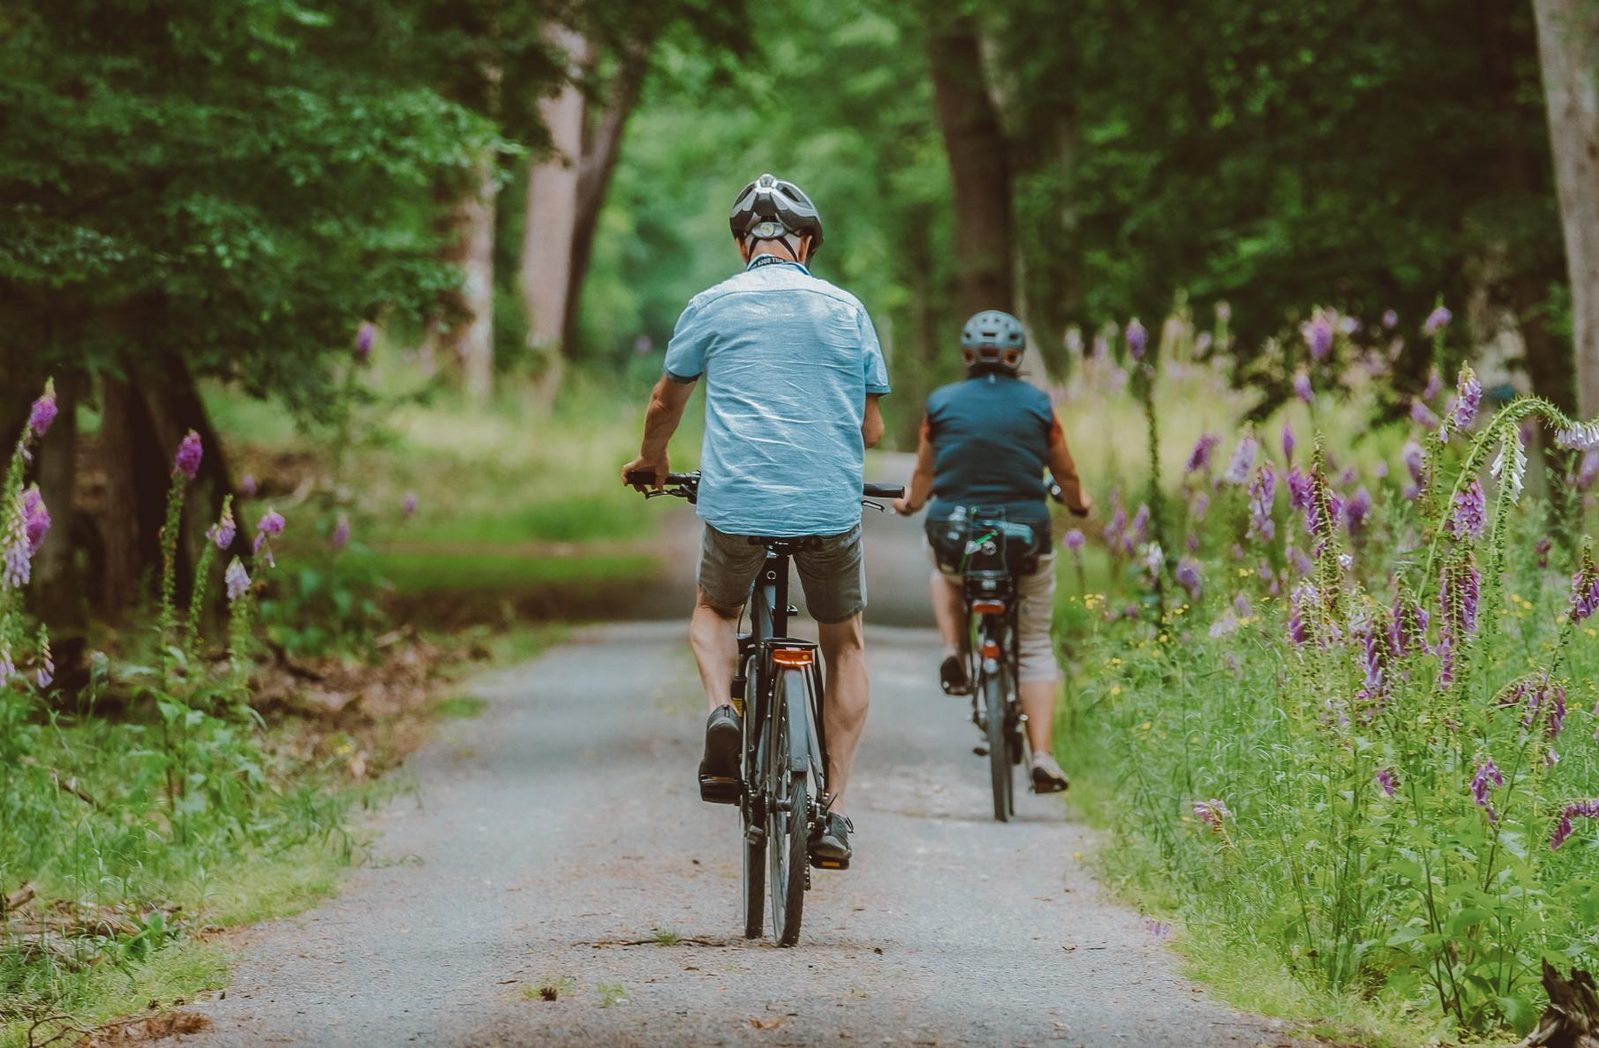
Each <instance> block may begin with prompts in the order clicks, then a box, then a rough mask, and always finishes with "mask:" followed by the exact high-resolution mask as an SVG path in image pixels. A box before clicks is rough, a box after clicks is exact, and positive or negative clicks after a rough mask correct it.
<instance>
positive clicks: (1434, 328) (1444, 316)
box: [1421, 306, 1454, 338]
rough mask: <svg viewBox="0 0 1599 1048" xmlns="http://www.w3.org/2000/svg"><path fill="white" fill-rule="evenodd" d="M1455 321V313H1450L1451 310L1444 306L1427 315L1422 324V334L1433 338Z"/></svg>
mask: <svg viewBox="0 0 1599 1048" xmlns="http://www.w3.org/2000/svg"><path fill="white" fill-rule="evenodd" d="M1453 319H1454V314H1453V313H1451V312H1449V310H1447V309H1445V308H1444V307H1443V306H1438V307H1437V308H1436V309H1434V310H1433V311H1432V312H1431V313H1428V314H1427V319H1426V320H1424V321H1422V322H1421V333H1422V334H1423V335H1426V336H1427V337H1428V338H1432V337H1433V336H1434V335H1437V334H1438V333H1439V332H1440V331H1442V330H1443V329H1444V328H1446V327H1448V326H1449V322H1450V321H1451V320H1453Z"/></svg>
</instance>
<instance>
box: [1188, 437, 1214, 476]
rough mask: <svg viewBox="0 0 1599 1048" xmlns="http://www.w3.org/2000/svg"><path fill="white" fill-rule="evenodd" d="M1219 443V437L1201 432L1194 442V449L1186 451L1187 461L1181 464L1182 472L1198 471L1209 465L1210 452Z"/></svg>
mask: <svg viewBox="0 0 1599 1048" xmlns="http://www.w3.org/2000/svg"><path fill="white" fill-rule="evenodd" d="M1220 443H1221V438H1220V437H1218V436H1216V435H1215V434H1214V433H1206V434H1203V435H1202V436H1201V437H1200V438H1199V440H1198V441H1196V442H1195V443H1194V450H1193V451H1190V452H1189V453H1188V462H1187V464H1185V465H1184V466H1183V472H1184V473H1198V472H1199V471H1200V470H1202V469H1205V468H1206V467H1207V466H1209V465H1210V456H1211V452H1213V451H1215V450H1216V446H1217V445H1218V444H1220Z"/></svg>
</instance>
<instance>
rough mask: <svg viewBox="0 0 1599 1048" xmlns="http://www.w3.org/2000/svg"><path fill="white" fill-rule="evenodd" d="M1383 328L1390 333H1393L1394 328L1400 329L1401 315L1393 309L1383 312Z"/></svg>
mask: <svg viewBox="0 0 1599 1048" xmlns="http://www.w3.org/2000/svg"><path fill="white" fill-rule="evenodd" d="M1382 326H1383V327H1384V328H1385V329H1386V330H1388V331H1392V330H1393V329H1394V328H1396V327H1398V326H1399V314H1398V313H1395V312H1394V311H1393V310H1391V309H1385V310H1383V311H1382Z"/></svg>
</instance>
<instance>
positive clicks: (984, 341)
mask: <svg viewBox="0 0 1599 1048" xmlns="http://www.w3.org/2000/svg"><path fill="white" fill-rule="evenodd" d="M1026 350H1027V333H1026V332H1025V331H1023V330H1022V322H1021V321H1020V320H1017V319H1016V318H1015V317H1013V316H1011V315H1010V314H1009V313H1005V312H1001V311H1000V310H997V309H985V310H983V311H982V312H981V313H977V314H974V315H973V316H972V318H971V319H970V320H968V321H967V322H966V326H965V327H964V328H962V329H961V355H962V356H963V357H965V359H966V368H967V370H968V371H987V370H1003V371H1008V372H1010V373H1011V374H1015V373H1016V372H1018V371H1020V370H1021V369H1022V354H1023V353H1024V352H1026Z"/></svg>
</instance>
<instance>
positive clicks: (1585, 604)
mask: <svg viewBox="0 0 1599 1048" xmlns="http://www.w3.org/2000/svg"><path fill="white" fill-rule="evenodd" d="M1596 611H1599V571H1595V570H1594V566H1593V563H1592V562H1591V561H1590V562H1588V563H1585V564H1583V566H1582V568H1581V569H1580V570H1579V571H1578V572H1577V573H1576V574H1575V575H1573V576H1572V577H1571V621H1572V622H1581V621H1583V620H1584V619H1586V618H1588V617H1590V616H1591V615H1593V613H1594V612H1596Z"/></svg>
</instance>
